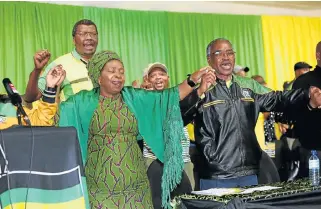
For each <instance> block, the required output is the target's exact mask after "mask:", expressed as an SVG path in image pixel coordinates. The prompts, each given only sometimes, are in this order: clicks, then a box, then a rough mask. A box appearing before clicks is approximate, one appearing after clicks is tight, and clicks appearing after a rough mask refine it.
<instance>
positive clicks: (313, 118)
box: [288, 41, 321, 177]
mask: <svg viewBox="0 0 321 209" xmlns="http://www.w3.org/2000/svg"><path fill="white" fill-rule="evenodd" d="M316 59H317V66H316V67H315V68H314V70H313V71H310V72H308V73H306V74H304V75H301V76H300V77H299V78H297V79H296V80H295V81H294V83H293V86H292V88H293V89H309V88H310V87H318V88H321V41H320V42H319V43H318V44H317V47H316ZM314 94H315V95H321V91H320V90H317V89H315V91H314ZM288 115H289V117H290V118H292V119H293V120H294V121H295V122H294V132H295V134H296V136H297V137H298V138H299V141H300V143H301V146H302V148H303V149H302V150H301V160H300V174H299V176H300V177H307V176H308V174H309V170H308V159H309V157H310V156H311V150H312V149H314V150H317V151H318V155H319V158H320V157H321V107H320V106H319V107H318V106H317V105H314V106H313V105H308V107H307V105H302V106H301V107H300V109H299V110H297V109H294V110H292V111H291V113H290V114H288Z"/></svg>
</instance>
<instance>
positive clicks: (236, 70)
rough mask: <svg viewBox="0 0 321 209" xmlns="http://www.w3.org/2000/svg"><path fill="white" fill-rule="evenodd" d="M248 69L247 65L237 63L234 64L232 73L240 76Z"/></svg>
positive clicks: (244, 74)
mask: <svg viewBox="0 0 321 209" xmlns="http://www.w3.org/2000/svg"><path fill="white" fill-rule="evenodd" d="M249 71H250V69H249V68H248V67H242V66H239V65H235V67H234V70H233V73H234V74H235V75H238V76H241V77H246V74H247V73H248V72H249Z"/></svg>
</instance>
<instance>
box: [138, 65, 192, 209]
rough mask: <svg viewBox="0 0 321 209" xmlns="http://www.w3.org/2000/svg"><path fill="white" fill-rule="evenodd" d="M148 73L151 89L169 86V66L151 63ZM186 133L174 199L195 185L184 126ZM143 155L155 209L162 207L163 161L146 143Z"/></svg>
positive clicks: (188, 191) (173, 193)
mask: <svg viewBox="0 0 321 209" xmlns="http://www.w3.org/2000/svg"><path fill="white" fill-rule="evenodd" d="M144 72H145V73H146V75H145V76H146V78H147V79H146V80H145V83H146V82H148V83H149V84H150V85H151V87H150V89H151V90H156V91H162V90H164V89H167V88H168V86H169V75H168V69H167V67H166V66H165V65H164V64H162V63H159V62H155V63H151V64H149V65H148V67H147V68H146V69H145V70H144ZM184 134H185V136H186V138H187V139H188V140H182V148H183V155H182V157H183V161H184V171H183V175H182V180H181V183H180V184H179V185H178V186H177V187H176V188H175V190H174V191H172V192H171V198H172V199H173V198H174V197H175V196H177V195H182V194H186V193H190V192H191V191H192V190H193V189H194V186H195V183H194V175H193V164H192V163H191V158H190V155H189V146H190V141H189V140H190V139H189V135H188V131H187V128H186V127H184ZM143 155H144V158H145V162H146V166H147V176H148V180H149V183H150V186H151V191H152V199H153V206H154V209H161V208H162V201H161V200H162V197H161V196H162V187H161V182H162V175H163V167H164V165H163V163H162V162H161V161H159V160H158V159H157V158H156V156H155V155H154V153H153V151H152V150H151V149H150V147H148V145H147V144H146V143H144V148H143Z"/></svg>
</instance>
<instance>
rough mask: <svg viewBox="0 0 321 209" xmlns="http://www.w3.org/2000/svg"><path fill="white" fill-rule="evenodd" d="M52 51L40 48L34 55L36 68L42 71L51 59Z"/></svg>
mask: <svg viewBox="0 0 321 209" xmlns="http://www.w3.org/2000/svg"><path fill="white" fill-rule="evenodd" d="M50 56H51V55H50V52H49V51H48V50H40V51H38V52H37V53H36V54H35V56H34V57H33V61H34V63H35V70H36V71H41V70H42V69H43V68H44V67H45V66H46V64H47V63H48V61H49V59H50Z"/></svg>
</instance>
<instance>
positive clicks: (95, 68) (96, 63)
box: [87, 50, 122, 88]
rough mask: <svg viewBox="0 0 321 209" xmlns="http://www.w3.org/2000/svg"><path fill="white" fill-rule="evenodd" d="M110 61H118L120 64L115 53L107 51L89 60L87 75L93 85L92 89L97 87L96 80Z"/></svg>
mask: <svg viewBox="0 0 321 209" xmlns="http://www.w3.org/2000/svg"><path fill="white" fill-rule="evenodd" d="M111 60H119V61H120V62H121V63H122V61H121V59H120V57H119V56H118V54H116V52H113V51H108V50H106V51H101V52H98V53H96V54H95V55H94V56H93V57H92V58H91V59H90V60H89V62H88V64H87V69H88V75H89V78H90V79H91V82H92V83H93V86H94V88H97V87H99V83H98V78H99V76H100V72H101V70H102V69H103V68H104V66H105V64H106V63H107V62H109V61H111Z"/></svg>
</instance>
